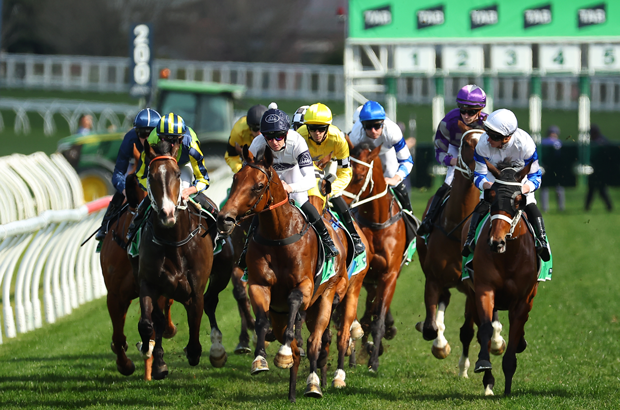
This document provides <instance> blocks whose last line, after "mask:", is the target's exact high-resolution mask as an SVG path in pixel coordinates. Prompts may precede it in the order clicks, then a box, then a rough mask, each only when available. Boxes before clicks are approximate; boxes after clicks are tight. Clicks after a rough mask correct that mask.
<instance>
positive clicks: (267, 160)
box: [263, 147, 273, 168]
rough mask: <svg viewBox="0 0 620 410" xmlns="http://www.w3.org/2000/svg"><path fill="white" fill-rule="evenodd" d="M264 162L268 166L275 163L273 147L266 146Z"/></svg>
mask: <svg viewBox="0 0 620 410" xmlns="http://www.w3.org/2000/svg"><path fill="white" fill-rule="evenodd" d="M263 164H264V165H265V167H267V168H269V167H270V166H272V165H273V153H272V152H271V149H269V148H267V147H266V148H265V152H264V153H263Z"/></svg>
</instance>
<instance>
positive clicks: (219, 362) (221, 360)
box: [209, 352, 228, 369]
mask: <svg viewBox="0 0 620 410" xmlns="http://www.w3.org/2000/svg"><path fill="white" fill-rule="evenodd" d="M227 360H228V356H227V355H226V352H224V354H223V355H221V356H219V357H214V356H211V355H209V361H210V362H211V366H213V367H215V368H217V369H219V368H221V367H224V365H225V364H226V361H227Z"/></svg>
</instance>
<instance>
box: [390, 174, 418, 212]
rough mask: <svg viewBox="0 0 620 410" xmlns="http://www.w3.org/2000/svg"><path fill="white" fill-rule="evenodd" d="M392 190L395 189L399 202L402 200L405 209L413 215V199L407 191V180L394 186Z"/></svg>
mask: <svg viewBox="0 0 620 410" xmlns="http://www.w3.org/2000/svg"><path fill="white" fill-rule="evenodd" d="M392 190H393V191H394V194H395V195H396V198H397V199H398V202H400V205H401V206H402V208H403V210H404V211H407V212H409V213H410V214H412V215H413V208H411V199H410V198H409V192H407V187H406V186H405V181H403V182H401V183H400V184H398V185H396V186H394V187H392Z"/></svg>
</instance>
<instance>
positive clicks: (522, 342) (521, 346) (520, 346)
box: [517, 337, 527, 353]
mask: <svg viewBox="0 0 620 410" xmlns="http://www.w3.org/2000/svg"><path fill="white" fill-rule="evenodd" d="M526 348H527V341H526V340H525V338H524V337H522V338H521V340H519V344H518V345H517V353H523V351H524V350H525V349H526Z"/></svg>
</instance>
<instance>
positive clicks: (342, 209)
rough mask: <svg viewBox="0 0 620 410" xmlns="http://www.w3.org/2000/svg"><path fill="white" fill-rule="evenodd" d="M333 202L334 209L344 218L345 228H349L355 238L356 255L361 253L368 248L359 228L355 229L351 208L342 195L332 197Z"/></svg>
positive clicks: (352, 237)
mask: <svg viewBox="0 0 620 410" xmlns="http://www.w3.org/2000/svg"><path fill="white" fill-rule="evenodd" d="M331 203H332V205H334V210H335V211H336V212H337V213H338V216H340V219H341V220H342V223H343V224H344V226H345V228H347V231H349V234H351V239H353V246H354V247H355V256H358V255H360V254H361V253H362V252H364V251H365V250H366V247H365V246H364V243H363V242H362V238H360V236H359V234H358V233H357V230H356V229H355V224H354V223H353V219H352V218H351V210H350V209H349V207H348V206H347V203H346V202H344V199H342V197H341V196H337V197H334V198H332V199H331Z"/></svg>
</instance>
